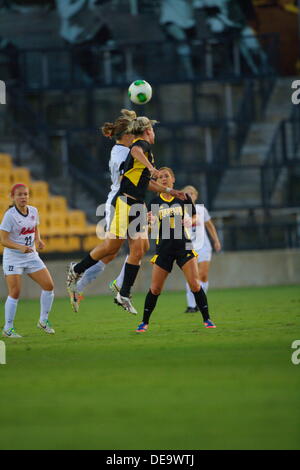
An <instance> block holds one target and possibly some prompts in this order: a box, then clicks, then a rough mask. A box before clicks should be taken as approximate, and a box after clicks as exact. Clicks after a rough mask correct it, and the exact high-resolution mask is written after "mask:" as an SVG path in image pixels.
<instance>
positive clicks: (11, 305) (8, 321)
mask: <svg viewBox="0 0 300 470" xmlns="http://www.w3.org/2000/svg"><path fill="white" fill-rule="evenodd" d="M18 301H19V299H13V298H12V297H10V296H8V297H7V299H6V302H5V325H4V329H5V330H9V328H13V327H14V319H15V316H16V311H17V306H18Z"/></svg>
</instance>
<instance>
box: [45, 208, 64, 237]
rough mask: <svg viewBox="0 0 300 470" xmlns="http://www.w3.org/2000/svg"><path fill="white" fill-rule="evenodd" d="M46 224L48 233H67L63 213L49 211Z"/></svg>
mask: <svg viewBox="0 0 300 470" xmlns="http://www.w3.org/2000/svg"><path fill="white" fill-rule="evenodd" d="M47 225H48V234H49V235H66V234H67V233H69V230H68V220H67V217H66V215H65V214H63V213H60V212H57V213H56V212H55V213H52V214H50V213H49V214H48V215H47Z"/></svg>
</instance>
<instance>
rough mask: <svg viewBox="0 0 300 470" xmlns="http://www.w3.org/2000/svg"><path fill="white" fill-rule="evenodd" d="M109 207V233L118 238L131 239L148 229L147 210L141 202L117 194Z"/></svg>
mask: <svg viewBox="0 0 300 470" xmlns="http://www.w3.org/2000/svg"><path fill="white" fill-rule="evenodd" d="M111 205H112V206H113V207H114V209H115V210H114V212H113V213H112V214H111V220H110V225H109V232H110V233H112V234H114V235H115V236H116V237H118V238H126V237H127V236H129V237H130V238H133V237H134V235H135V234H136V233H141V232H145V231H146V230H147V228H148V222H147V208H146V205H145V204H144V203H143V202H140V201H137V200H135V199H132V198H129V197H126V196H124V195H122V194H121V195H120V194H117V195H116V196H115V197H114V199H113V200H112V203H111Z"/></svg>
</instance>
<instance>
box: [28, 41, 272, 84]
mask: <svg viewBox="0 0 300 470" xmlns="http://www.w3.org/2000/svg"><path fill="white" fill-rule="evenodd" d="M257 39H258V41H259V43H260V49H259V50H260V51H261V54H260V53H258V52H257V51H256V52H254V51H251V50H250V51H249V55H250V56H251V57H252V59H253V62H255V67H254V66H252V65H251V64H252V62H251V63H249V60H248V58H247V57H248V56H247V54H246V55H245V53H244V52H243V48H242V47H241V38H240V37H239V36H229V37H227V36H225V37H223V38H206V39H201V40H200V39H199V40H194V41H192V42H189V43H184V44H180V43H174V42H171V41H151V42H143V43H142V45H141V42H140V41H139V42H135V43H134V42H132V43H116V44H114V45H112V46H100V47H97V46H89V47H84V46H82V47H78V46H77V47H76V48H74V47H66V48H49V49H39V48H34V49H27V50H20V51H19V65H20V70H21V75H22V83H20V84H19V86H23V87H24V88H25V89H31V90H42V89H70V88H73V89H74V88H79V89H80V88H92V87H99V86H112V85H117V86H121V85H128V83H130V82H131V81H132V80H135V79H137V78H139V77H142V78H145V79H146V80H148V81H150V82H151V83H152V84H156V83H170V82H173V83H174V82H180V81H186V80H190V81H193V80H197V81H198V80H216V79H226V80H229V79H237V80H238V79H240V78H245V77H270V76H272V75H274V74H276V70H277V69H278V64H277V62H278V37H277V36H276V34H266V35H260V36H257ZM244 40H246V38H243V41H244Z"/></svg>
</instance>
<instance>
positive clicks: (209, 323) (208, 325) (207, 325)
mask: <svg viewBox="0 0 300 470" xmlns="http://www.w3.org/2000/svg"><path fill="white" fill-rule="evenodd" d="M204 328H217V327H216V325H215V324H214V322H213V321H211V319H210V318H209V319H208V320H207V321H205V322H204Z"/></svg>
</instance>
